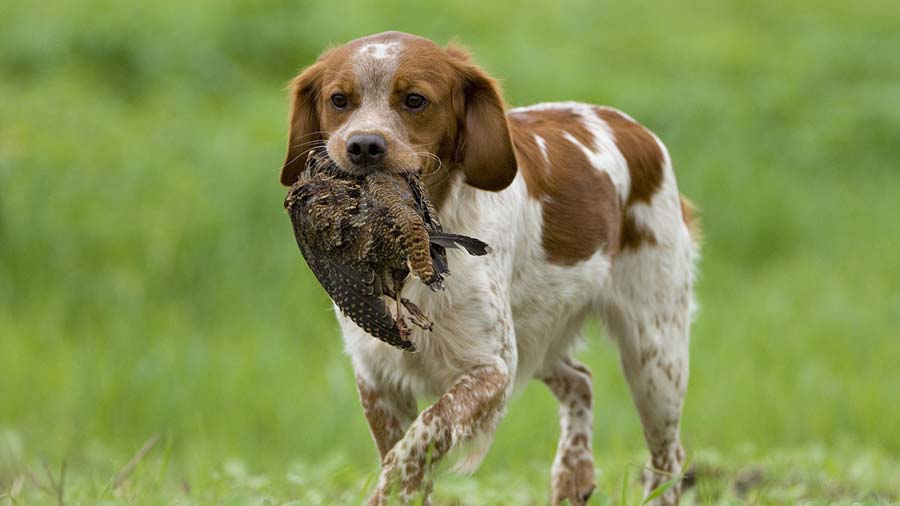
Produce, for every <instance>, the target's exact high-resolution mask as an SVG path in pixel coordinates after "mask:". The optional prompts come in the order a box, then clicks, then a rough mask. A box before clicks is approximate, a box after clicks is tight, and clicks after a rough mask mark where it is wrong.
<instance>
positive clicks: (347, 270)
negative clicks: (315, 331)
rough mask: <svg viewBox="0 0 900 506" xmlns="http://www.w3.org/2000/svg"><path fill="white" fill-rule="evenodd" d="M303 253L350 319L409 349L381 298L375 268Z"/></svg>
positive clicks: (388, 340)
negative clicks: (341, 262)
mask: <svg viewBox="0 0 900 506" xmlns="http://www.w3.org/2000/svg"><path fill="white" fill-rule="evenodd" d="M301 250H302V248H301ZM303 257H304V258H306V259H307V264H309V268H310V270H311V271H312V272H313V274H314V275H315V276H316V279H318V280H319V283H320V284H321V285H322V288H324V289H325V292H326V293H328V296H329V297H331V300H333V301H334V303H335V304H337V307H338V308H340V310H341V312H342V313H344V314H345V315H346V316H347V317H348V318H350V320H352V321H353V323H355V324H357V325H359V326H360V327H361V328H362V329H363V330H365V331H366V332H368V333H369V334H371V335H372V336H373V337H375V338H377V339H380V340H381V341H384V342H386V343H387V344H390V345H391V346H396V347H398V348H401V349H404V350H411V348H412V347H413V345H412V343H411V342H409V341H405V340H404V339H403V338H402V337H401V336H400V329H399V327H398V326H397V322H396V320H394V317H393V316H392V315H391V312H390V311H389V310H388V307H387V304H386V303H385V301H384V300H383V299H382V298H381V295H382V288H381V282H380V280H379V279H378V276H376V274H375V272H374V271H371V270H363V269H360V268H356V267H351V266H348V265H344V264H340V263H337V262H335V261H334V260H332V259H330V258H318V257H316V256H315V255H309V256H307V255H306V253H304V255H303Z"/></svg>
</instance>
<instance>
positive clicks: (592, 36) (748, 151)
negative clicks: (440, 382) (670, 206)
mask: <svg viewBox="0 0 900 506" xmlns="http://www.w3.org/2000/svg"><path fill="white" fill-rule="evenodd" d="M344 5H346V4H344ZM384 29H401V30H407V31H413V32H417V33H420V34H422V35H426V36H429V37H431V38H433V39H435V40H438V41H446V40H448V39H450V38H452V37H454V36H455V37H458V39H459V40H460V41H461V42H463V43H465V44H466V45H467V46H468V47H470V48H471V49H472V50H473V52H474V53H475V55H476V57H477V59H478V61H479V62H481V63H482V64H483V65H484V66H485V67H486V68H488V69H489V70H490V71H491V72H492V73H493V74H495V75H496V76H498V77H500V78H501V79H502V80H503V82H504V85H505V89H506V94H507V98H508V100H509V102H510V103H511V104H513V105H524V104H528V103H531V102H535V101H542V100H562V99H577V100H584V101H593V102H598V103H604V104H609V105H614V106H617V107H620V108H622V109H624V110H626V111H628V112H629V113H630V114H632V115H633V116H635V117H637V118H638V119H640V120H641V121H642V122H643V123H645V124H647V125H648V126H650V127H651V128H653V129H654V130H655V131H656V132H657V133H658V134H659V135H660V136H661V137H662V138H663V139H665V140H666V142H667V144H668V146H669V148H670V150H671V152H672V154H673V157H674V159H675V162H676V170H677V171H678V174H679V183H680V186H681V189H682V191H683V192H685V193H686V194H687V195H688V196H690V197H691V198H692V199H693V200H694V201H695V202H696V203H697V204H698V205H699V206H700V207H701V208H702V209H703V211H704V212H703V224H704V230H705V236H706V241H705V244H704V258H703V261H702V266H701V271H702V280H701V283H700V285H699V287H698V298H699V301H700V303H701V307H702V309H701V312H700V315H699V319H698V321H697V323H696V325H695V327H694V333H693V348H692V366H693V367H692V377H691V386H690V391H689V397H688V404H687V407H686V412H685V419H684V439H685V442H686V444H687V446H688V448H689V449H690V450H693V451H694V455H695V456H694V463H695V466H696V471H697V479H696V486H695V487H694V488H693V489H692V490H691V491H690V492H689V493H688V498H689V499H690V501H689V502H690V503H691V504H743V503H744V502H747V503H754V504H786V503H795V502H801V501H802V500H811V501H815V502H813V503H812V504H823V505H824V504H828V503H829V502H830V503H831V504H850V502H851V501H853V500H859V501H869V503H870V504H878V501H879V500H884V501H888V500H894V501H898V500H900V462H898V460H897V458H896V455H897V454H898V453H900V430H897V428H898V427H900V394H898V388H897V385H898V383H900V368H898V364H900V330H898V329H900V290H898V286H900V255H898V254H897V251H898V250H900V227H898V226H897V225H896V223H895V222H896V218H897V217H898V216H900V177H898V169H900V167H898V163H900V142H898V136H897V132H900V86H898V84H900V52H898V51H897V50H896V48H898V47H900V15H898V13H897V10H896V7H895V6H894V5H892V4H891V3H890V2H883V1H861V2H854V3H852V4H848V3H846V2H838V1H836V0H830V1H825V2H818V3H816V4H815V5H811V4H808V3H807V2H800V1H788V2H780V3H777V4H749V3H740V2H713V1H711V0H710V1H705V2H702V3H700V4H694V5H693V8H692V9H689V8H686V7H685V6H683V5H680V4H678V5H676V4H674V3H667V2H661V1H657V2H651V3H642V4H640V5H637V4H636V5H630V6H628V5H625V4H619V3H616V4H613V3H608V2H600V3H597V2H567V3H564V4H555V3H552V2H545V3H534V4H533V5H530V6H529V5H523V4H521V3H520V2H513V1H512V0H501V1H496V2H473V1H470V0H465V1H462V2H457V3H456V4H453V5H450V4H439V3H436V2H435V3H431V2H424V3H423V2H400V1H397V0H391V1H387V2H379V4H378V6H377V7H376V6H375V5H374V4H369V3H360V4H358V5H353V6H348V7H345V8H344V9H343V10H340V11H338V10H337V7H336V6H335V5H332V4H328V3H324V2H319V3H315V4H313V3H303V2H250V1H235V2H229V3H216V2H211V1H198V2H190V3H184V2H176V1H174V0H163V1H158V2H143V3H140V4H138V3H129V2H101V1H97V2H62V1H56V2H32V3H19V4H17V5H12V4H10V5H6V4H4V6H2V7H0V435H2V437H0V497H3V499H0V504H2V505H3V506H5V505H6V504H44V503H53V502H55V500H56V499H55V492H53V491H52V490H50V492H45V491H42V490H41V487H43V488H50V489H52V486H49V485H48V483H49V479H48V477H47V473H46V472H45V471H44V469H43V464H42V462H46V463H47V466H48V467H49V469H50V471H51V472H52V473H53V474H54V476H58V474H59V469H60V466H61V464H62V463H63V462H65V464H66V479H65V482H64V483H65V485H64V496H65V500H66V504H96V503H101V504H160V503H166V504H210V503H222V504H247V503H252V504H266V502H265V501H267V500H268V501H269V502H270V503H272V504H281V503H290V501H295V502H294V504H344V503H346V504H354V503H359V502H361V501H360V499H359V498H360V497H361V496H363V495H364V492H365V491H364V489H365V486H366V482H367V480H369V478H370V476H371V473H372V472H373V471H374V470H375V469H376V468H377V458H376V452H375V450H374V445H373V444H372V443H371V441H370V438H369V435H368V432H367V428H366V425H365V422H364V420H363V417H362V415H361V412H360V409H359V407H358V401H357V399H356V397H355V390H354V381H353V376H352V371H351V369H350V365H349V360H348V359H347V358H346V357H345V356H344V355H343V353H342V351H341V343H340V338H339V336H338V333H337V329H336V325H335V323H334V321H333V316H332V314H331V311H330V308H329V304H328V301H327V300H326V298H325V296H324V294H323V293H322V291H321V289H320V288H319V287H318V286H317V285H316V284H315V282H314V281H313V279H312V278H311V276H310V274H309V272H308V271H307V269H306V267H305V266H304V264H303V262H302V261H301V260H300V258H299V256H298V252H297V251H296V247H295V245H294V240H293V238H292V236H291V232H290V229H289V225H288V221H287V218H286V217H285V216H284V214H283V212H282V209H281V202H282V198H283V195H284V190H283V189H282V188H281V187H280V186H279V185H278V184H277V172H278V169H279V167H280V163H281V161H282V159H283V155H284V147H285V146H284V144H285V139H286V121H287V100H286V97H285V94H284V91H283V86H284V84H285V83H286V82H287V81H288V79H290V77H291V76H292V75H293V74H294V73H295V72H296V70H297V69H298V68H300V67H301V66H303V65H305V64H308V63H309V62H310V61H311V60H312V59H313V58H314V57H315V55H316V54H317V53H318V52H319V51H320V50H321V49H322V48H323V47H325V46H326V45H327V44H328V43H330V42H339V41H343V40H347V39H350V38H353V37H356V36H360V35H363V34H367V33H371V32H376V31H381V30H384ZM589 337H590V338H589V340H588V341H589V342H588V346H587V349H586V350H585V352H584V353H583V354H582V358H583V359H584V360H585V361H586V362H587V363H588V364H589V365H590V366H591V367H592V368H593V370H594V378H595V380H594V383H595V389H596V392H597V403H596V406H597V407H596V412H595V419H596V433H597V435H596V444H595V454H596V459H597V462H598V464H599V467H600V468H601V473H600V475H599V484H600V487H599V490H598V493H597V494H598V498H597V499H596V500H595V501H596V504H618V503H619V502H620V501H619V495H620V491H621V490H622V488H623V485H624V486H625V489H626V493H627V495H628V500H629V501H631V502H633V503H635V504H637V503H639V499H640V485H639V484H638V483H637V482H636V481H635V480H633V479H627V480H626V479H625V476H626V474H628V475H629V476H632V477H634V476H637V475H638V467H639V466H640V465H641V463H642V462H643V460H644V458H645V455H644V453H643V444H642V438H641V434H640V429H639V423H638V420H637V416H636V414H635V412H634V409H633V408H632V406H631V401H630V397H629V394H628V391H627V388H626V386H625V383H624V381H623V379H622V377H621V373H620V371H619V366H618V359H617V356H616V350H615V347H614V346H613V345H612V344H610V343H609V342H608V341H607V340H605V339H603V338H602V337H601V336H600V334H599V332H598V331H597V330H596V329H595V328H592V330H591V331H590V332H589ZM153 435H159V436H160V440H159V442H158V443H157V444H156V445H155V447H154V448H152V449H151V450H150V451H149V452H148V453H147V455H146V456H145V457H144V458H143V459H142V460H141V461H140V463H139V464H138V465H137V466H136V467H135V469H134V471H133V473H132V474H131V475H130V476H129V477H128V478H127V479H126V480H124V482H123V483H122V484H121V486H120V487H114V486H113V485H112V484H111V481H112V480H113V479H114V477H115V476H116V474H117V473H119V472H120V471H121V470H122V468H123V467H125V465H126V463H127V462H128V460H129V459H131V457H132V456H133V455H134V453H135V452H136V451H137V450H138V449H139V448H140V447H141V446H142V445H143V444H144V442H145V441H147V440H148V439H149V438H150V437H151V436H153ZM556 436H557V421H556V409H555V405H554V402H553V400H552V398H551V396H550V395H549V393H547V392H546V391H545V390H544V389H543V388H542V387H541V386H540V385H537V384H536V385H532V386H530V387H529V388H528V389H527V390H526V391H525V392H524V394H523V395H522V396H521V397H520V398H518V399H517V400H516V401H515V402H514V403H513V405H512V406H511V408H510V412H509V415H508V416H507V418H506V419H505V420H504V421H503V423H502V424H501V427H500V429H499V432H498V434H497V439H496V441H495V443H494V447H493V449H492V451H491V453H490V454H489V456H488V458H487V460H486V462H485V464H484V466H483V467H482V469H481V470H479V471H478V472H477V473H476V474H475V475H474V476H473V478H471V479H465V478H460V477H453V476H446V477H445V478H443V479H442V480H440V481H439V482H438V484H437V488H436V496H435V497H436V500H437V501H438V504H454V503H456V502H459V503H461V504H476V505H481V504H544V503H546V501H547V499H548V497H549V490H548V487H547V483H548V481H549V479H548V473H549V465H550V462H551V461H552V457H553V452H554V449H555V439H556ZM31 474H33V475H34V478H31V477H30V475H31ZM739 491H742V492H740V493H739ZM604 501H605V502H604Z"/></svg>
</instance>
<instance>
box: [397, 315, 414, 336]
mask: <svg viewBox="0 0 900 506" xmlns="http://www.w3.org/2000/svg"><path fill="white" fill-rule="evenodd" d="M397 329H398V330H399V331H400V338H401V339H403V340H404V341H409V336H410V334H412V331H411V330H410V329H409V325H407V324H406V318H404V317H403V315H399V314H398V315H397Z"/></svg>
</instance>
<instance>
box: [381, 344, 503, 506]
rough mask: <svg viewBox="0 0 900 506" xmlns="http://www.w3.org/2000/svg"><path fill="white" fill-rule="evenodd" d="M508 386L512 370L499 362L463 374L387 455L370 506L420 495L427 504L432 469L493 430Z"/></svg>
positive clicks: (404, 502) (415, 422)
mask: <svg viewBox="0 0 900 506" xmlns="http://www.w3.org/2000/svg"><path fill="white" fill-rule="evenodd" d="M509 384H510V374H509V369H508V368H507V367H506V366H505V364H504V363H503V362H502V361H499V360H498V363H497V364H494V365H485V366H479V367H474V368H472V369H470V370H469V371H468V372H466V373H464V374H463V375H461V376H460V377H459V378H458V379H457V380H456V382H455V383H454V384H453V386H452V387H451V388H450V389H449V390H448V391H447V392H446V393H445V394H444V395H443V396H441V398H440V399H438V401H437V402H435V403H434V404H433V405H432V406H431V407H429V408H428V409H426V410H425V411H423V412H422V413H421V414H420V415H419V417H418V418H416V420H415V421H414V422H413V423H412V425H411V426H410V427H409V430H407V432H406V434H405V435H404V436H403V438H402V439H401V440H400V441H399V442H397V444H396V445H394V447H393V448H392V449H391V451H390V452H388V454H387V456H386V457H385V458H384V463H383V466H382V470H381V478H380V480H379V482H378V489H377V490H376V491H375V494H374V495H373V496H372V499H371V500H370V501H369V504H370V506H381V505H384V504H387V502H388V500H389V498H390V497H392V496H394V495H396V497H397V498H399V499H400V501H401V502H402V503H403V504H408V503H409V502H410V501H411V500H413V499H414V498H415V497H416V496H417V495H418V494H419V493H421V494H424V495H425V496H426V499H425V500H426V504H427V496H428V493H429V492H430V488H431V486H430V481H428V480H427V478H426V475H427V473H428V471H429V468H430V467H431V466H432V465H433V464H434V463H435V462H436V461H437V460H438V459H440V458H441V457H443V456H444V455H446V454H447V452H448V451H450V449H451V448H453V447H454V446H455V445H457V444H458V443H460V442H462V441H464V440H466V439H467V438H469V437H471V436H473V435H475V434H477V433H478V432H479V431H486V430H487V431H491V430H493V428H494V425H495V424H496V422H497V420H498V419H499V416H500V414H501V413H502V412H503V407H504V404H505V401H506V398H507V393H508V391H509V389H508V386H509Z"/></svg>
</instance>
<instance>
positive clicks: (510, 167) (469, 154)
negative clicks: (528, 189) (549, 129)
mask: <svg viewBox="0 0 900 506" xmlns="http://www.w3.org/2000/svg"><path fill="white" fill-rule="evenodd" d="M447 54H448V55H449V56H450V61H451V62H452V63H453V66H454V68H455V69H456V72H457V74H458V77H459V82H460V88H461V89H460V90H459V91H460V94H461V95H462V97H461V100H462V103H463V107H462V109H463V110H462V111H460V113H461V116H462V117H461V118H459V122H460V126H459V137H458V143H457V150H456V161H457V162H458V163H460V164H461V165H462V167H463V172H464V173H465V175H466V183H468V184H469V185H471V186H474V187H476V188H480V189H482V190H489V191H500V190H502V189H504V188H506V187H507V186H509V184H510V183H512V181H513V179H515V177H516V155H515V152H514V151H513V146H512V141H511V140H510V137H509V125H507V123H506V114H505V112H504V108H505V107H504V102H503V97H502V95H501V93H500V85H499V84H498V83H497V81H496V80H494V79H493V78H492V77H491V76H489V75H488V74H487V73H486V72H485V71H484V70H482V69H481V68H480V67H478V66H477V65H474V64H472V63H470V62H469V57H468V55H467V54H466V52H465V51H463V50H462V49H460V48H458V47H454V46H451V47H449V48H447Z"/></svg>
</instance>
